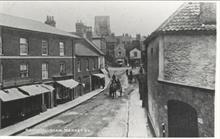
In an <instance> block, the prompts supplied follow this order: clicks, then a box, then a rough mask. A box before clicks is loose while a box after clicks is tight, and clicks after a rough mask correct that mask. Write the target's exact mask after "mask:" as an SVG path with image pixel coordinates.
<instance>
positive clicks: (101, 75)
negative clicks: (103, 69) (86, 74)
mask: <svg viewBox="0 0 220 139" xmlns="http://www.w3.org/2000/svg"><path fill="white" fill-rule="evenodd" d="M93 76H96V77H99V78H105V75H104V74H101V73H98V74H93Z"/></svg>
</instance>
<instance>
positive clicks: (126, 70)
mask: <svg viewBox="0 0 220 139" xmlns="http://www.w3.org/2000/svg"><path fill="white" fill-rule="evenodd" d="M126 75H127V77H128V69H126Z"/></svg>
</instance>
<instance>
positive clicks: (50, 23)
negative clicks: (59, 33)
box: [44, 16, 56, 27]
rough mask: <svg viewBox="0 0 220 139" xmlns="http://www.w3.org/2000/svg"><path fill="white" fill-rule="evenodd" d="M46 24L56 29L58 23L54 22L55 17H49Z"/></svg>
mask: <svg viewBox="0 0 220 139" xmlns="http://www.w3.org/2000/svg"><path fill="white" fill-rule="evenodd" d="M44 23H45V24H47V25H50V26H53V27H56V22H55V21H54V17H53V16H47V20H46V21H45V22H44Z"/></svg>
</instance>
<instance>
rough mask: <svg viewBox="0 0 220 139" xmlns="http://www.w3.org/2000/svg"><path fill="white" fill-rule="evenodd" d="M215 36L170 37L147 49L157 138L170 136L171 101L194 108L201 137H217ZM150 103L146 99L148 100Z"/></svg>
mask: <svg viewBox="0 0 220 139" xmlns="http://www.w3.org/2000/svg"><path fill="white" fill-rule="evenodd" d="M215 40H216V38H215V36H214V35H200V36H196V35H191V36H187V35H173V36H172V35H167V36H159V37H157V38H156V39H154V40H152V41H151V42H150V43H149V44H148V47H147V86H148V89H147V91H146V92H147V93H148V98H147V103H148V112H149V117H150V118H149V119H151V121H150V122H151V124H152V125H153V128H154V130H155V134H156V136H159V137H162V123H165V128H166V136H168V108H167V107H168V106H167V103H168V101H169V100H179V101H182V102H184V103H186V104H189V105H190V106H191V107H193V108H194V109H195V110H196V112H197V116H198V131H199V136H200V137H213V136H214V96H215V95H214V93H215V91H214V83H215V80H214V77H215V51H216V48H215V47H216V46H215ZM145 101H146V99H145Z"/></svg>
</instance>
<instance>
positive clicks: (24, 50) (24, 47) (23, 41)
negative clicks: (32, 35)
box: [20, 38, 28, 55]
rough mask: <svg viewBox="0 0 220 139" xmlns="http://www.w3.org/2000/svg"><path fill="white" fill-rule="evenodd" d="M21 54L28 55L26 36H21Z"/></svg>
mask: <svg viewBox="0 0 220 139" xmlns="http://www.w3.org/2000/svg"><path fill="white" fill-rule="evenodd" d="M20 55H28V41H27V39H25V38H20Z"/></svg>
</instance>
